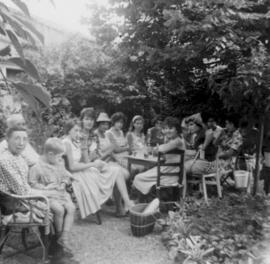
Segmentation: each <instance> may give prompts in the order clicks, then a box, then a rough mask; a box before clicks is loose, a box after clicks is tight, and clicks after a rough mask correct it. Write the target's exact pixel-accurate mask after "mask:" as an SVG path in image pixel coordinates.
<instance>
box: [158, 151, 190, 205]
mask: <svg viewBox="0 0 270 264" xmlns="http://www.w3.org/2000/svg"><path fill="white" fill-rule="evenodd" d="M167 154H170V155H175V156H176V157H177V156H179V160H178V158H177V161H174V162H167V161H166V160H164V154H163V153H161V152H159V153H158V164H157V183H156V194H157V198H159V200H160V204H161V206H162V205H170V204H175V203H176V202H179V201H180V199H181V193H182V192H181V191H182V189H183V187H184V186H183V176H184V158H185V151H184V150H180V149H175V150H171V151H169V152H166V155H167ZM164 167H168V168H170V167H171V168H172V170H175V172H165V171H163V170H162V168H164ZM173 176H177V177H178V182H177V183H176V184H175V185H161V178H162V177H173ZM166 189H167V190H168V189H171V190H172V191H171V193H170V194H169V197H166V199H163V198H164V197H163V195H162V192H163V191H164V190H166Z"/></svg>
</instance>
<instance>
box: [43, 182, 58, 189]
mask: <svg viewBox="0 0 270 264" xmlns="http://www.w3.org/2000/svg"><path fill="white" fill-rule="evenodd" d="M58 188H59V184H57V183H50V184H48V185H47V186H45V187H44V190H57V189H58Z"/></svg>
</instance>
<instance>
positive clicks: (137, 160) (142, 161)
mask: <svg viewBox="0 0 270 264" xmlns="http://www.w3.org/2000/svg"><path fill="white" fill-rule="evenodd" d="M127 160H128V171H129V172H130V173H131V166H132V165H142V166H144V167H145V168H146V169H150V168H152V167H154V166H155V165H157V163H158V158H157V157H154V156H148V157H142V156H131V155H129V156H127Z"/></svg>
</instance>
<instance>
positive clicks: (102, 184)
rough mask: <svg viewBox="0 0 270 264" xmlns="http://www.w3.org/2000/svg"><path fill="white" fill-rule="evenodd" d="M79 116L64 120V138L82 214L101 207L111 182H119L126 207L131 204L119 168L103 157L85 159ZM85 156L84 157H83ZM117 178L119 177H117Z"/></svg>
mask: <svg viewBox="0 0 270 264" xmlns="http://www.w3.org/2000/svg"><path fill="white" fill-rule="evenodd" d="M80 124H81V123H80V122H79V121H78V120H69V121H68V122H67V124H66V129H65V130H66V131H65V132H66V137H65V139H64V140H63V142H64V143H65V146H66V156H67V161H68V167H69V170H70V171H71V173H72V174H73V177H74V178H75V179H76V180H77V181H73V183H72V187H73V190H74V194H75V196H76V199H77V203H78V206H79V210H80V214H81V217H82V218H85V217H87V216H88V215H90V214H94V213H96V212H97V211H99V210H100V208H101V205H102V204H103V203H104V202H106V200H108V199H109V198H110V197H111V195H112V192H113V188H114V185H115V183H116V185H117V186H118V189H119V192H120V194H121V196H122V198H123V200H124V206H125V210H129V208H130V207H131V206H132V205H133V204H132V202H131V201H130V200H129V197H128V194H127V192H125V190H124V189H123V188H122V186H123V184H122V182H121V178H120V177H118V174H119V170H118V169H117V168H110V167H108V166H107V165H106V163H105V162H104V161H101V160H94V161H91V160H89V161H86V160H84V158H83V152H85V151H86V148H87V149H88V146H87V145H85V144H82V142H81V136H82V131H81V126H80ZM83 160H84V161H83ZM119 179H120V180H119Z"/></svg>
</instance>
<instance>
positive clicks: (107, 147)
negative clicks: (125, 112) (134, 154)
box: [95, 112, 129, 179]
mask: <svg viewBox="0 0 270 264" xmlns="http://www.w3.org/2000/svg"><path fill="white" fill-rule="evenodd" d="M110 123H111V119H110V118H109V116H108V115H107V113H104V112H101V113H100V114H99V115H98V117H97V119H96V124H97V129H96V131H95V134H96V135H97V137H98V152H99V154H100V159H102V160H104V161H106V162H109V163H111V164H113V165H115V166H119V167H121V166H120V165H118V163H117V162H116V160H115V158H114V147H113V145H112V143H111V141H110V139H109V137H108V135H107V134H106V133H105V132H106V131H107V130H108V129H109V127H110ZM121 169H122V173H123V174H124V176H125V178H126V179H127V178H128V177H129V172H128V170H127V169H125V168H123V167H121Z"/></svg>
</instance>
